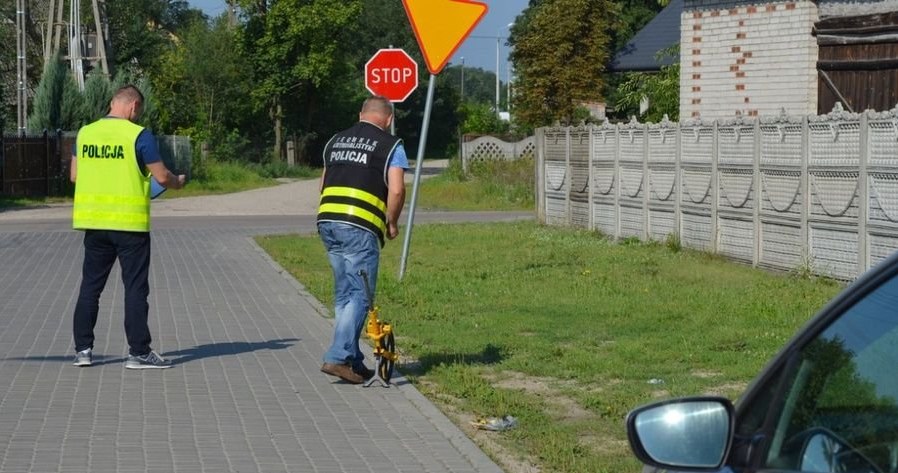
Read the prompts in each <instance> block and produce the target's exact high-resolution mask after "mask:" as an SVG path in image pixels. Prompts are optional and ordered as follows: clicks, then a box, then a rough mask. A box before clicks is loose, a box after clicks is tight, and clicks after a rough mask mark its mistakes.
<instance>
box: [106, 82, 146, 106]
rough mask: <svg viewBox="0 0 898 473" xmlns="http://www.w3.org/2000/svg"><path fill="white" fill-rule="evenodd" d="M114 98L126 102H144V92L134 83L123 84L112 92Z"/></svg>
mask: <svg viewBox="0 0 898 473" xmlns="http://www.w3.org/2000/svg"><path fill="white" fill-rule="evenodd" d="M112 100H113V101H115V100H122V101H126V102H137V103H138V104H143V94H142V93H140V89H138V88H137V87H136V86H134V85H132V84H127V85H123V86H121V87H119V88H118V90H116V91H115V93H114V94H112Z"/></svg>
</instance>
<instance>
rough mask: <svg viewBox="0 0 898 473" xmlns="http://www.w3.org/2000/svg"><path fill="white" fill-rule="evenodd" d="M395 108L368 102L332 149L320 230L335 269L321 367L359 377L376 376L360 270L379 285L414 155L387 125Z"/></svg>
mask: <svg viewBox="0 0 898 473" xmlns="http://www.w3.org/2000/svg"><path fill="white" fill-rule="evenodd" d="M392 121H393V109H392V106H391V105H390V102H389V101H388V100H387V99H385V98H383V97H371V98H369V99H368V100H366V101H365V103H364V104H363V105H362V111H361V113H359V122H358V123H356V124H355V125H354V126H352V127H351V128H349V129H346V130H343V131H341V132H340V133H337V134H336V135H334V136H333V138H331V139H330V141H329V142H328V143H327V146H325V148H324V173H323V174H322V176H321V203H320V206H319V208H318V234H319V235H320V237H321V241H322V242H323V243H324V247H325V248H326V249H327V257H328V260H329V261H330V265H331V269H333V273H334V296H335V297H334V306H335V307H334V318H335V320H334V339H333V342H332V343H331V346H330V348H329V349H328V350H327V352H326V353H325V354H324V364H323V365H322V367H321V371H323V372H325V373H327V374H329V375H332V376H336V377H338V378H341V379H343V380H344V381H346V382H349V383H353V384H359V383H362V382H363V381H364V380H365V379H368V378H370V377H371V376H373V375H374V372H373V371H372V370H370V369H369V368H367V367H366V366H365V364H364V363H363V362H362V360H363V359H364V356H363V355H362V352H361V351H360V350H359V336H360V335H361V333H362V328H363V327H364V324H365V317H366V316H367V314H368V298H367V295H366V292H365V285H364V283H363V281H362V279H361V277H360V276H359V270H365V271H367V273H368V278H369V281H370V284H371V291H372V292H374V288H375V284H376V282H377V267H378V264H379V261H380V249H381V247H382V246H383V245H384V240H385V239H390V240H392V239H393V238H396V236H397V235H398V234H399V226H398V222H399V214H400V213H401V212H402V205H403V204H404V203H405V178H404V176H405V170H406V169H407V168H408V158H407V157H406V155H405V149H404V148H403V147H402V140H400V139H398V138H396V137H394V136H393V135H391V134H389V133H388V132H386V131H385V130H386V129H387V128H388V127H389V126H390V123H392Z"/></svg>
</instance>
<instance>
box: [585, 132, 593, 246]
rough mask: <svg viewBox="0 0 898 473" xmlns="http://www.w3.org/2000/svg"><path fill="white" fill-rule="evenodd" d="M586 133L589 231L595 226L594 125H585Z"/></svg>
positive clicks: (587, 225)
mask: <svg viewBox="0 0 898 473" xmlns="http://www.w3.org/2000/svg"><path fill="white" fill-rule="evenodd" d="M586 130H587V133H589V139H588V140H587V141H586V143H587V146H589V150H587V152H586V186H587V197H586V200H587V202H586V211H587V212H589V215H588V216H587V219H586V221H587V224H586V227H587V229H589V230H590V231H592V230H593V229H594V228H595V217H594V214H595V212H594V211H593V208H592V206H593V196H594V195H595V191H594V189H595V180H594V179H593V177H592V160H593V158H595V151H594V150H595V133H593V132H594V131H595V125H589V126H588V127H586Z"/></svg>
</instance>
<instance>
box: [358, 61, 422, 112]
mask: <svg viewBox="0 0 898 473" xmlns="http://www.w3.org/2000/svg"><path fill="white" fill-rule="evenodd" d="M365 87H366V88H367V89H368V91H369V92H371V93H372V94H374V95H381V96H384V97H386V98H387V99H389V100H390V101H391V102H402V101H404V100H405V99H407V98H408V96H409V95H411V94H412V92H414V91H415V89H417V88H418V63H416V62H415V60H414V59H412V57H411V56H409V55H408V54H407V53H406V52H405V51H403V50H401V49H381V50H379V51H377V52H376V53H374V56H371V59H369V60H368V62H367V63H365Z"/></svg>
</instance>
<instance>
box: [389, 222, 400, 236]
mask: <svg viewBox="0 0 898 473" xmlns="http://www.w3.org/2000/svg"><path fill="white" fill-rule="evenodd" d="M398 235H399V225H396V223H395V222H390V223H388V224H387V238H388V239H390V240H392V239H394V238H396V237H397V236H398Z"/></svg>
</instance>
